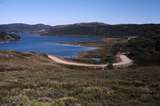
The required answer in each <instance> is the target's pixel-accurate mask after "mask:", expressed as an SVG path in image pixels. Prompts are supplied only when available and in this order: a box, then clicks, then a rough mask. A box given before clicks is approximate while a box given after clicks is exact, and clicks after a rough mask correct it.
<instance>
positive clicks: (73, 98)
mask: <svg viewBox="0 0 160 106" xmlns="http://www.w3.org/2000/svg"><path fill="white" fill-rule="evenodd" d="M159 69H160V66H158V65H154V66H139V67H130V68H127V69H114V70H109V69H106V70H94V69H86V68H80V67H65V66H61V65H58V64H55V63H53V62H52V61H51V60H49V59H48V58H47V57H46V56H45V55H42V54H34V53H20V52H13V51H5V52H4V51H1V52H0V88H1V89H0V105H2V106H117V105H118V106H135V105H136V106H159V105H160V101H159V100H160V71H159Z"/></svg>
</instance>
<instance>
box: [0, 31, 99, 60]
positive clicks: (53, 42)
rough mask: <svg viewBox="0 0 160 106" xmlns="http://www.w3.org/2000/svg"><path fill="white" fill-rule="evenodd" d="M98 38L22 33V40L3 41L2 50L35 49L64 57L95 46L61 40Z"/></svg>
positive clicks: (72, 40)
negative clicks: (79, 44)
mask: <svg viewBox="0 0 160 106" xmlns="http://www.w3.org/2000/svg"><path fill="white" fill-rule="evenodd" d="M95 40H96V38H80V37H68V36H40V35H34V34H30V33H22V34H21V40H19V41H12V42H8V43H1V44H0V50H16V51H34V52H39V53H47V54H53V55H58V56H64V57H74V56H76V55H78V54H79V53H80V52H82V51H88V50H92V49H95V48H91V47H85V46H69V45H64V44H61V42H76V41H95Z"/></svg>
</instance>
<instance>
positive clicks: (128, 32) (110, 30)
mask: <svg viewBox="0 0 160 106" xmlns="http://www.w3.org/2000/svg"><path fill="white" fill-rule="evenodd" d="M0 31H7V32H34V33H40V34H48V35H78V36H84V35H88V36H101V37H106V36H115V37H117V36H150V35H157V34H160V24H117V25H111V24H105V23H100V22H89V23H75V24H68V25H56V26H50V25H45V24H35V25H28V24H24V23H13V24H3V25H0Z"/></svg>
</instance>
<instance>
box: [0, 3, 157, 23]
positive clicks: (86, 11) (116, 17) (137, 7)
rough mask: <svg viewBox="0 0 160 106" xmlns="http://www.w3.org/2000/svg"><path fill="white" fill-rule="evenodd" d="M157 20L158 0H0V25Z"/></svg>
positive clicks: (149, 21) (144, 21)
mask: <svg viewBox="0 0 160 106" xmlns="http://www.w3.org/2000/svg"><path fill="white" fill-rule="evenodd" d="M93 21H94V22H95V21H96V22H104V23H108V24H122V23H125V24H126V23H139V24H140V23H160V0H0V24H8V23H28V24H37V23H44V24H49V25H59V24H71V23H80V22H93Z"/></svg>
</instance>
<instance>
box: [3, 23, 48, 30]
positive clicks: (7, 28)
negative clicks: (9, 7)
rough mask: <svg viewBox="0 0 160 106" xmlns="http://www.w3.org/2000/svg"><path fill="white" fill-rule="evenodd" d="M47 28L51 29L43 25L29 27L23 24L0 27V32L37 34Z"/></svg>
mask: <svg viewBox="0 0 160 106" xmlns="http://www.w3.org/2000/svg"><path fill="white" fill-rule="evenodd" d="M49 28H51V26H49V25H44V24H35V25H29V24H23V23H14V24H3V25H0V31H5V32H39V31H45V30H48V29H49Z"/></svg>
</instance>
